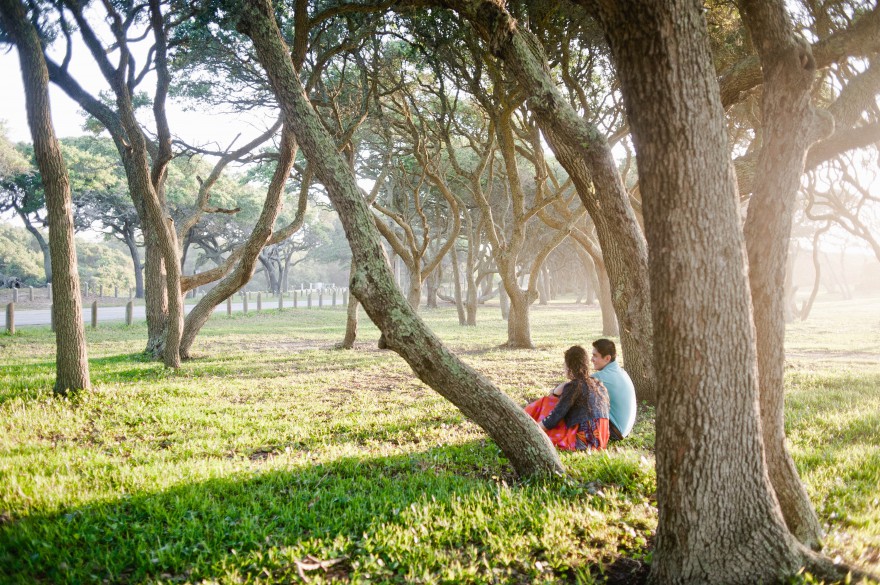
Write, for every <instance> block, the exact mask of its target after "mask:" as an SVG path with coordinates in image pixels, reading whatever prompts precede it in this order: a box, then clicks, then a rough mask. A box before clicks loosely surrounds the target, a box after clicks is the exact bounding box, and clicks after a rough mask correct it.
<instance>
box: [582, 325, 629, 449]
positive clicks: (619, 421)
mask: <svg viewBox="0 0 880 585" xmlns="http://www.w3.org/2000/svg"><path fill="white" fill-rule="evenodd" d="M590 361H591V362H592V364H593V368H594V369H595V370H596V373H594V374H593V375H592V377H593V378H596V379H597V380H599V381H600V382H602V384H604V385H605V389H606V390H608V397H609V398H610V400H611V413H610V416H609V423H610V424H609V427H610V430H611V440H612V441H620V440H621V439H623V438H624V437H626V436H627V435H629V433H630V431H632V428H633V424H635V422H636V389H635V387H634V386H633V383H632V380H631V379H630V377H629V374H627V373H626V371H624V369H623V368H621V367H620V365H619V364H618V363H617V348H616V347H615V346H614V342H613V341H611V340H610V339H597V340H596V341H594V342H593V357H592V359H591V360H590Z"/></svg>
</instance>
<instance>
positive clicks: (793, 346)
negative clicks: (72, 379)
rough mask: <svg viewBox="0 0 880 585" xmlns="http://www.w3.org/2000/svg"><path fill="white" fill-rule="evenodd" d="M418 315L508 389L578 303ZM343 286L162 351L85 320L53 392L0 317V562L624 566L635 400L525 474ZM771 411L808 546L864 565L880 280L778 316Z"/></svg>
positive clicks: (647, 435)
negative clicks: (357, 320)
mask: <svg viewBox="0 0 880 585" xmlns="http://www.w3.org/2000/svg"><path fill="white" fill-rule="evenodd" d="M424 316H425V318H426V320H427V321H428V322H429V324H430V325H431V326H432V327H433V328H434V329H435V330H436V331H437V332H438V333H439V334H440V335H441V337H442V338H443V339H444V340H445V341H446V342H447V343H448V344H449V345H450V346H451V347H452V348H453V349H454V350H455V351H457V352H459V354H460V355H461V356H462V357H463V358H464V359H465V360H467V361H468V362H469V363H470V364H472V365H473V366H474V367H475V368H477V369H478V370H480V371H481V372H483V373H485V374H486V375H487V376H488V377H489V378H490V379H491V380H493V381H494V382H495V383H496V384H497V385H498V386H499V387H500V388H501V389H502V390H504V391H505V392H507V393H508V394H509V395H510V396H511V397H513V399H514V400H516V401H518V402H519V403H523V404H524V403H525V402H527V401H528V400H529V399H532V398H535V397H537V396H539V395H541V394H542V393H545V392H546V391H547V390H549V389H550V388H551V387H552V386H553V385H554V384H556V383H558V382H559V381H560V379H561V365H560V364H561V361H562V352H563V351H564V349H565V348H566V347H568V346H569V345H571V344H572V343H583V344H587V343H589V341H590V340H592V339H593V338H595V337H598V336H599V333H600V326H601V321H600V318H599V314H598V312H597V311H596V310H595V309H593V308H586V307H580V306H575V305H571V304H562V303H560V304H556V305H551V306H549V307H540V306H536V307H535V308H534V311H533V322H532V325H533V339H534V341H535V343H536V345H537V349H535V350H531V351H508V350H501V349H498V348H497V346H498V345H499V344H500V343H502V342H503V341H504V340H505V332H506V324H505V323H504V322H503V321H502V320H501V319H500V315H499V314H498V309H497V307H494V308H491V307H490V308H486V309H481V311H480V313H479V315H478V319H479V326H478V327H477V328H470V329H468V328H460V327H458V325H457V319H456V317H455V313H454V311H453V310H450V309H439V310H433V311H424ZM344 322H345V314H344V311H342V310H340V309H336V310H331V309H323V310H317V309H313V310H311V311H309V310H298V311H292V310H287V311H284V312H282V313H278V312H277V311H263V312H262V313H259V314H257V313H251V314H249V315H248V316H241V315H239V316H234V317H231V318H228V317H225V316H215V317H214V318H212V320H211V321H209V322H208V324H207V325H206V326H205V327H204V329H203V330H202V333H201V334H200V337H199V339H198V341H197V342H196V345H195V346H194V348H193V353H194V356H195V359H193V360H192V361H190V362H187V363H186V364H184V366H183V368H181V370H180V371H179V372H177V373H170V372H168V371H166V370H164V369H163V368H162V366H161V364H158V363H156V362H149V361H145V360H144V359H143V358H142V357H141V355H140V353H139V352H140V351H141V350H142V349H143V346H144V343H145V336H146V330H145V326H137V325H136V326H134V327H132V328H126V327H124V326H121V325H119V326H107V327H102V328H99V329H97V330H94V331H93V330H87V331H86V335H87V337H88V341H89V356H90V358H91V360H90V363H91V373H92V381H93V384H94V389H93V390H92V391H91V392H89V393H87V394H84V395H81V396H78V397H76V398H73V399H58V398H54V397H53V396H52V394H51V391H50V388H51V385H52V381H53V375H54V374H53V359H54V345H53V342H54V338H53V336H52V335H51V334H50V333H49V331H48V329H47V328H23V329H20V330H19V333H18V334H17V335H15V336H14V337H10V336H8V335H0V582H2V583H7V582H8V583H33V582H45V583H92V582H96V583H103V582H109V583H119V582H121V583H129V582H138V583H140V582H147V583H159V582H161V583H179V582H193V583H289V582H291V581H294V582H296V581H300V580H301V579H302V578H303V577H305V578H306V579H308V581H309V582H312V583H320V582H326V581H334V580H340V581H348V582H353V583H367V582H400V583H404V582H406V583H409V582H421V583H456V582H476V583H493V582H509V583H533V582H539V583H540V582H547V583H556V582H571V583H593V582H605V581H606V580H608V581H611V582H629V581H632V580H635V579H638V578H639V577H643V576H644V575H645V573H646V570H647V569H646V567H647V564H648V563H649V562H650V559H651V542H652V537H653V532H654V529H655V527H656V519H657V509H656V501H655V500H654V490H655V476H654V469H653V464H654V459H653V444H654V432H653V421H652V417H651V412H650V411H644V412H642V413H641V415H640V417H639V420H638V422H637V426H636V430H635V433H634V436H633V438H632V439H631V440H628V441H627V442H625V443H624V445H623V446H615V447H612V448H610V449H609V450H608V452H607V453H602V454H593V455H584V454H567V453H563V454H562V455H561V457H562V460H563V463H564V464H565V465H566V466H567V468H568V469H569V471H570V477H569V478H567V479H565V480H555V481H544V482H526V483H523V482H519V481H518V480H517V479H516V478H514V477H513V476H512V471H511V467H510V465H509V464H508V462H507V461H506V460H505V458H504V457H503V455H502V454H501V453H500V452H499V450H498V449H497V448H496V447H495V445H494V443H493V442H492V441H491V440H489V439H487V438H486V435H485V434H484V433H483V432H482V431H481V429H480V428H479V427H477V426H476V425H474V424H473V423H471V422H469V421H467V420H465V418H464V417H463V416H462V415H461V414H460V413H459V412H458V411H457V410H456V409H455V408H454V407H452V406H451V405H450V404H449V403H447V402H446V401H445V400H444V399H443V398H441V397H440V396H439V395H437V394H436V393H434V392H433V391H432V390H431V389H429V388H427V387H426V386H424V385H423V384H422V383H421V382H419V381H418V380H417V379H416V378H415V376H414V375H413V374H412V372H411V371H410V370H409V368H408V367H407V366H406V364H405V363H404V362H403V360H402V359H400V358H399V357H397V356H396V354H393V353H391V352H387V351H379V350H377V349H375V341H376V339H377V337H378V333H377V331H376V329H375V328H374V327H373V326H372V325H370V324H369V323H368V322H367V319H366V317H363V319H362V323H361V328H360V340H361V342H360V343H359V346H358V348H357V349H355V350H352V351H339V350H334V349H332V347H333V344H334V343H335V342H336V341H338V340H339V339H341V337H342V332H343V328H344V324H345V323H344ZM787 349H788V352H789V355H790V359H789V360H788V363H787V367H788V378H787V382H788V403H787V420H786V424H787V429H788V433H789V436H790V438H791V443H792V452H793V454H794V456H795V459H796V462H797V464H798V466H799V469H800V471H801V473H802V477H803V480H804V482H805V483H806V485H807V488H808V491H809V493H810V496H811V497H812V499H813V502H814V503H815V505H816V508H817V510H818V512H819V515H820V519H821V521H822V522H823V523H824V524H825V526H826V530H827V541H826V549H825V552H826V553H827V554H829V555H830V556H832V557H835V556H840V557H841V558H842V559H843V560H845V561H847V562H851V563H856V564H859V565H861V566H864V567H868V568H872V569H873V570H875V571H876V570H878V569H880V489H878V485H880V299H868V300H861V301H849V302H845V303H844V302H830V301H827V302H820V303H817V306H816V308H815V309H814V314H813V316H811V318H810V319H809V320H808V321H806V322H804V323H798V324H794V325H792V326H791V327H790V329H789V344H788V348H787Z"/></svg>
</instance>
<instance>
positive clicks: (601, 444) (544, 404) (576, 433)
mask: <svg viewBox="0 0 880 585" xmlns="http://www.w3.org/2000/svg"><path fill="white" fill-rule="evenodd" d="M558 402H559V397H558V396H553V395H550V396H543V397H541V398H539V399H538V400H536V401H534V402H532V403H531V404H529V405H527V406H526V408H525V411H526V414H528V415H529V416H530V417H532V418H533V419H534V420H535V421H536V422H541V421H542V420H544V419H545V418H547V416H548V415H549V414H550V413H551V412H553V409H554V408H556V404H557V403H558ZM592 423H593V424H591V425H590V426H591V427H593V428H589V429H583V430H581V429H579V428H578V425H575V426H573V427H567V426H565V421H559V424H558V425H556V426H555V427H553V428H552V429H549V430H547V431H545V432H546V433H547V436H548V437H549V438H550V442H551V443H553V444H554V445H555V446H556V447H557V448H559V449H562V450H564V451H574V450H576V449H577V441H578V439H580V441H581V443H582V444H583V445H586V446H587V448H588V449H595V450H601V449H604V448H605V447H606V446H607V445H608V437H609V434H610V433H609V430H610V429H609V426H608V419H607V418H597V419H594V420H593V421H592ZM586 431H589V435H588V434H587V432H586Z"/></svg>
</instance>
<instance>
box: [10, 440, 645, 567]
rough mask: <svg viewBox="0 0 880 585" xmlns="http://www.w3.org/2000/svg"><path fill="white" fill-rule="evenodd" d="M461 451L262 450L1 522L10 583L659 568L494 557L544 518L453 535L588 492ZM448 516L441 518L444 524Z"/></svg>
mask: <svg viewBox="0 0 880 585" xmlns="http://www.w3.org/2000/svg"><path fill="white" fill-rule="evenodd" d="M465 447H467V446H465ZM493 448H494V447H493ZM461 449H462V446H455V447H439V448H436V449H430V450H427V451H424V452H420V453H412V454H405V455H395V456H387V457H376V458H372V459H368V460H364V459H363V458H360V457H346V458H341V459H338V460H336V461H334V462H332V463H328V464H319V465H314V466H310V465H307V464H306V465H299V466H297V467H295V468H294V467H291V468H287V469H278V468H274V469H264V468H261V467H262V466H261V465H259V463H265V462H266V460H268V459H271V458H272V457H274V456H276V455H275V454H274V453H272V452H260V451H257V452H254V453H253V454H252V455H251V460H252V462H253V463H254V465H252V466H251V469H250V470H239V471H236V472H233V473H230V474H228V475H227V476H225V477H214V478H211V479H207V480H204V481H196V482H191V483H182V484H180V485H177V486H175V487H172V488H170V489H167V490H164V491H159V492H156V493H145V494H138V495H133V496H129V495H122V496H121V497H118V498H116V499H112V500H108V501H104V502H96V503H89V504H87V505H83V506H78V507H70V508H65V509H61V510H57V511H53V512H51V513H42V514H41V513H37V514H32V515H29V516H25V517H22V518H10V517H9V516H8V515H7V516H0V575H3V576H4V579H3V581H4V582H9V583H34V582H46V583H80V582H105V583H108V582H109V583H133V582H144V581H148V582H154V581H162V582H201V581H202V580H207V581H210V582H213V581H212V580H215V579H220V580H227V579H230V578H233V576H234V578H235V579H240V581H241V582H245V581H247V582H252V581H259V580H264V581H269V582H282V583H289V582H299V581H301V580H302V577H303V576H306V577H308V578H310V579H311V578H317V579H318V580H319V581H322V580H329V581H343V582H346V581H349V580H351V579H352V578H354V579H355V580H361V581H367V582H371V581H372V582H409V581H411V580H413V579H415V578H417V576H419V575H433V578H432V580H437V579H439V580H442V575H443V573H444V571H445V568H444V566H443V564H442V563H444V562H448V559H449V557H450V555H451V556H452V558H455V559H458V560H459V561H460V562H461V564H462V565H464V566H468V564H470V566H472V567H473V570H474V571H475V572H474V573H473V575H472V578H467V579H466V580H468V581H471V582H517V583H526V582H531V581H533V580H535V579H538V578H541V579H543V580H546V579H550V580H551V581H555V582H575V580H582V579H583V577H584V576H585V575H586V576H588V577H589V578H590V579H593V578H595V579H597V580H599V581H603V580H607V582H611V583H634V582H643V580H644V577H645V575H646V571H647V569H646V566H647V565H645V563H644V562H643V561H640V560H638V559H631V558H628V556H627V554H626V551H620V552H619V554H614V555H613V557H611V558H608V557H607V556H606V557H605V560H604V562H599V563H596V562H594V561H593V562H591V561H589V559H590V558H591V557H590V555H586V556H585V559H586V560H585V561H583V562H580V561H579V563H580V564H577V563H576V565H577V566H558V565H557V566H554V567H553V568H550V564H549V563H546V562H544V563H542V562H538V561H540V560H541V559H544V558H547V557H545V556H544V554H545V553H546V550H545V549H544V548H542V546H541V545H540V544H539V545H537V546H534V547H532V549H531V552H530V554H529V555H527V558H522V559H516V560H513V561H511V560H510V559H506V560H504V561H500V560H496V559H495V558H492V557H491V556H487V555H491V553H492V547H491V546H490V545H489V544H487V541H492V540H493V539H497V538H504V534H505V533H508V532H509V533H510V534H516V535H517V537H519V536H520V535H519V532H518V530H520V529H521V530H522V531H523V534H522V535H521V536H528V533H529V532H530V531H534V530H535V529H536V527H540V526H541V524H540V522H541V520H540V519H537V520H536V522H537V524H535V525H534V526H532V525H527V526H522V527H520V526H503V527H502V526H500V525H499V524H498V522H499V520H498V519H493V518H491V517H487V518H486V519H485V520H483V522H484V523H485V526H484V525H483V524H481V523H480V522H477V521H474V522H472V523H470V524H468V523H466V524H465V526H464V527H463V528H462V527H455V526H452V527H449V526H447V523H451V524H454V523H455V521H454V520H449V518H454V517H455V515H456V514H466V513H467V512H468V510H470V509H472V508H471V507H470V506H473V505H474V504H473V503H474V502H476V503H478V504H479V505H480V506H483V507H482V508H479V509H478V512H477V513H478V515H480V514H483V510H484V509H485V507H486V505H487V503H491V502H492V501H493V500H494V499H495V498H504V497H512V498H516V497H521V498H523V501H526V500H534V499H535V495H534V494H532V493H531V492H529V493H524V492H528V491H529V490H534V491H540V490H542V489H543V490H544V492H542V493H546V491H547V490H548V489H549V490H551V493H552V492H555V491H557V490H562V491H564V490H565V489H568V490H571V489H577V488H576V487H572V484H571V481H568V482H565V481H564V480H556V481H555V482H549V483H543V484H541V485H537V486H536V485H519V486H516V485H514V486H513V487H512V488H509V487H507V485H508V484H507V483H506V482H505V481H504V479H503V478H498V477H495V476H492V478H491V479H490V478H474V477H468V476H465V475H462V474H460V473H456V472H450V471H449V470H448V469H447V468H446V466H445V465H444V462H449V461H452V460H453V459H455V457H456V455H457V454H459V453H460V450H461ZM476 450H477V451H479V449H476ZM456 466H458V462H456V463H455V464H454V465H452V467H456ZM488 472H491V470H487V473H488ZM487 479H488V481H487ZM585 493H586V492H585ZM570 497H571V496H570V495H569V498H570ZM499 502H500V500H499ZM538 504H539V505H540V498H538ZM438 511H440V512H441V513H439V514H438ZM435 515H436V516H439V517H440V520H439V523H435V524H432V521H433V519H434V518H435ZM519 522H521V520H519ZM426 526H427V527H428V529H429V530H428V531H425V529H424V527H426ZM585 530H586V531H585V532H583V534H580V532H579V535H580V536H579V538H582V539H583V540H584V542H582V543H581V546H583V547H589V546H590V543H592V542H594V541H595V538H596V535H590V534H588V533H589V530H588V529H585ZM494 531H498V532H499V533H500V534H499V533H495V534H492V532H494ZM420 538H421V539H422V540H421V541H420ZM614 550H617V549H616V548H615V549H614ZM438 551H440V552H438ZM444 551H445V556H443V553H444ZM592 558H593V559H595V557H592ZM444 559H446V560H445V561H444ZM536 567H537V568H536ZM236 582H239V581H238V580H237V581H236ZM590 582H592V581H590Z"/></svg>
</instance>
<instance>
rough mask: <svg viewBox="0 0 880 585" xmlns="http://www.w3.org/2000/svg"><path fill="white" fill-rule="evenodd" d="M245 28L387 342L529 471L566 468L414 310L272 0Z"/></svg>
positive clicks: (251, 5)
mask: <svg viewBox="0 0 880 585" xmlns="http://www.w3.org/2000/svg"><path fill="white" fill-rule="evenodd" d="M240 17H241V20H240V21H239V27H240V29H241V31H242V32H244V33H245V34H247V35H248V36H249V37H250V38H251V39H252V40H253V43H254V47H255V48H256V53H257V58H258V60H259V61H260V63H261V64H262V66H263V68H264V70H265V71H266V73H267V75H268V77H269V81H270V83H271V85H272V89H273V91H274V93H275V95H276V98H277V99H278V102H279V104H280V105H281V109H282V112H283V114H284V119H285V121H286V122H287V123H288V124H289V125H290V127H291V128H292V129H293V131H294V133H295V134H296V137H297V141H298V142H299V144H300V146H301V148H302V149H303V152H304V153H305V155H306V158H307V159H308V160H309V162H310V163H311V164H314V165H315V167H316V175H317V177H318V179H319V180H320V181H321V182H322V183H323V184H324V186H325V188H326V189H327V192H328V194H329V196H330V200H331V201H332V203H333V206H334V207H335V208H336V211H337V212H338V213H339V217H340V219H341V221H342V224H343V227H344V228H345V233H346V237H347V238H348V241H349V244H350V246H351V250H352V255H353V261H354V263H355V267H356V269H355V273H354V275H353V276H352V279H351V289H352V291H354V293H355V294H356V295H357V297H358V299H360V301H361V302H362V303H363V304H364V308H365V309H366V311H367V313H368V314H369V315H370V318H371V319H372V320H373V322H374V323H376V325H377V326H378V327H379V329H380V331H382V334H383V336H384V337H385V339H386V340H387V343H388V346H389V347H390V348H391V349H393V350H394V351H396V352H397V353H398V354H400V355H401V357H403V358H404V359H405V360H406V361H407V363H408V364H409V365H410V366H411V367H412V368H413V371H414V372H415V373H416V375H418V377H419V378H420V379H421V380H422V381H424V382H425V383H426V384H428V385H429V386H431V387H432V388H434V389H435V390H436V391H437V392H439V393H440V394H442V395H443V396H444V397H445V398H447V399H449V400H450V401H451V402H452V403H453V404H455V405H456V406H457V407H458V408H459V409H461V411H462V412H463V413H464V415H465V416H467V417H469V418H471V419H472V420H474V421H475V422H476V423H477V424H479V425H480V426H481V427H482V428H483V429H485V430H486V431H487V432H488V433H489V435H490V436H491V437H492V438H493V439H494V440H495V442H496V443H497V444H498V446H499V447H500V448H501V450H502V451H503V452H504V453H505V454H506V455H507V457H508V458H509V459H510V461H511V463H512V465H513V467H514V468H515V469H516V471H517V472H518V473H519V474H521V475H524V476H529V475H542V474H548V473H561V472H562V464H561V463H560V461H559V458H558V456H557V454H556V451H555V450H554V448H553V446H552V444H551V443H550V441H549V440H548V439H547V436H546V435H545V434H544V433H543V432H542V431H541V430H540V429H539V428H538V426H537V425H536V424H535V423H534V421H533V420H531V418H529V416H528V415H527V414H525V412H524V411H523V410H522V409H521V408H520V407H519V406H518V405H517V404H516V403H514V402H513V401H512V400H511V399H510V398H509V397H507V396H506V395H505V394H504V393H502V392H501V391H499V390H498V389H497V388H495V387H494V386H493V385H492V384H491V383H490V382H489V381H488V380H486V379H485V378H483V377H482V376H481V375H480V374H479V373H477V372H476V371H475V370H473V369H472V368H471V367H470V366H468V365H466V364H465V363H463V362H462V361H461V360H459V359H458V358H457V357H456V356H455V355H454V354H452V353H451V352H450V351H449V350H448V349H447V348H446V347H445V346H444V345H443V344H442V343H441V342H440V340H439V339H438V338H437V337H436V336H435V335H434V334H433V333H432V332H431V331H430V330H429V329H428V328H427V326H426V325H425V324H424V322H422V320H421V319H420V318H419V316H418V315H417V314H416V313H415V312H414V311H413V310H412V307H411V306H410V305H409V303H407V301H406V299H405V298H404V297H403V295H402V294H401V293H400V290H399V289H398V288H397V286H396V285H395V284H394V279H393V277H392V275H391V272H390V270H389V269H388V266H387V264H386V262H385V260H384V258H383V254H382V248H381V244H380V241H379V234H378V231H377V228H376V226H375V221H374V219H373V216H372V213H371V212H370V210H369V208H368V207H367V205H366V203H365V202H364V200H363V198H362V196H361V193H360V189H359V187H358V186H357V183H356V182H355V177H354V174H353V173H352V171H351V169H350V168H349V166H348V164H347V163H346V161H345V160H344V159H343V158H342V157H341V156H340V155H339V153H338V152H337V149H336V145H335V144H334V142H333V140H332V138H331V137H330V136H329V135H328V134H327V133H326V131H325V130H324V128H323V126H322V124H321V122H320V120H319V119H318V116H317V114H316V113H315V111H314V110H313V109H312V107H311V104H310V103H309V102H308V99H307V98H306V95H305V93H304V91H303V88H302V85H301V83H300V81H299V77H298V76H297V73H296V71H295V70H294V67H293V64H292V62H291V59H290V51H289V50H288V49H287V47H286V46H285V43H284V41H283V40H282V38H281V35H280V32H279V31H278V28H277V26H276V23H275V18H274V11H273V9H272V6H271V4H270V3H269V2H268V1H267V0H263V1H254V2H246V3H244V4H242V6H241V12H240Z"/></svg>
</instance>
